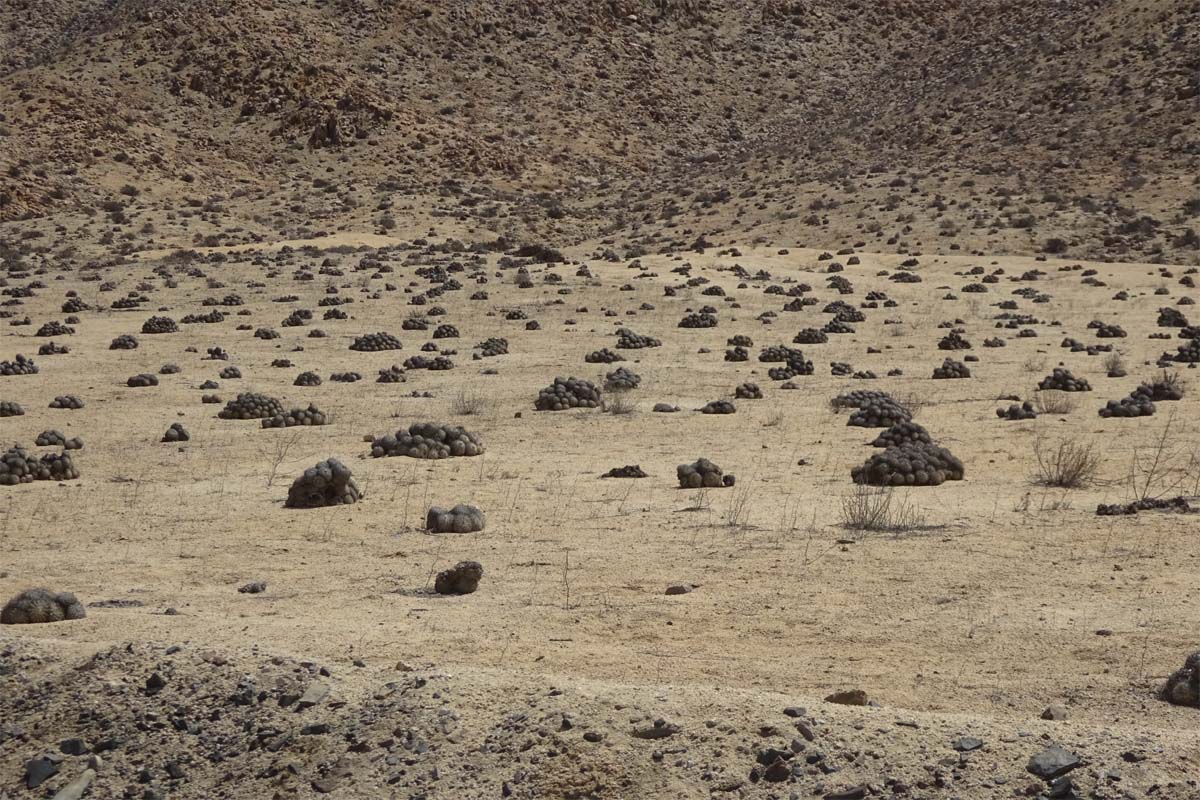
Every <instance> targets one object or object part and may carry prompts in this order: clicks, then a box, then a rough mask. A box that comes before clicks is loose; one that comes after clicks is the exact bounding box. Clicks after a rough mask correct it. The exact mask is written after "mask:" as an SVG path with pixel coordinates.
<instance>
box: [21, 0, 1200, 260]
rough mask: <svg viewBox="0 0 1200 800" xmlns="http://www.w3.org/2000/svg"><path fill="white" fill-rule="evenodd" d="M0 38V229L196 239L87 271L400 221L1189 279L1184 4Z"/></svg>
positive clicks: (550, 15) (369, 20)
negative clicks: (177, 250)
mask: <svg viewBox="0 0 1200 800" xmlns="http://www.w3.org/2000/svg"><path fill="white" fill-rule="evenodd" d="M0 13H2V14H3V16H2V17H0V23H2V28H3V36H4V39H3V40H0V52H2V53H4V54H5V56H4V61H3V66H2V69H3V78H4V79H3V82H2V84H0V108H2V109H4V111H3V115H4V117H3V122H2V123H0V125H2V126H3V127H2V131H0V132H2V134H3V138H2V140H0V141H3V143H4V147H3V148H0V158H2V159H3V162H4V163H3V167H4V174H5V176H6V180H5V183H4V184H3V187H2V189H0V191H2V194H0V217H2V218H6V219H9V220H17V219H22V218H29V217H43V216H44V215H48V214H59V215H69V214H81V213H82V214H89V213H95V212H96V211H97V210H98V209H105V208H106V204H107V205H108V206H112V205H114V204H115V205H119V206H121V207H122V208H123V209H124V210H125V214H126V217H128V219H129V220H130V221H137V220H139V219H140V216H141V212H142V210H143V209H152V210H163V209H174V208H177V207H178V206H180V205H184V204H187V203H194V204H195V205H197V206H199V207H203V206H204V205H205V204H210V205H216V206H219V207H220V209H221V211H220V219H214V220H211V221H210V222H211V224H207V225H203V226H200V229H199V230H198V229H197V226H196V225H195V224H193V225H192V226H191V228H190V229H188V230H182V229H179V228H178V226H171V225H165V226H164V225H161V224H160V225H158V234H157V236H154V237H149V236H142V235H136V234H135V235H132V236H121V235H120V231H118V236H117V242H116V243H115V244H114V248H115V249H117V250H118V251H126V252H128V251H131V250H137V249H145V248H154V247H178V246H190V245H194V244H216V243H228V242H232V241H252V240H253V239H254V238H255V237H268V238H279V237H280V236H281V235H282V236H287V237H289V238H291V237H296V236H308V235H312V234H313V233H315V232H319V231H322V230H331V229H335V228H349V229H355V230H372V231H377V232H386V231H387V230H390V229H391V228H392V227H393V226H394V225H395V221H394V217H395V216H396V215H395V213H394V209H395V208H396V207H397V205H398V204H400V203H404V202H407V203H410V204H411V205H412V206H413V207H414V208H418V209H420V210H422V211H423V212H426V213H429V214H432V215H435V216H439V217H443V218H445V219H446V220H447V222H449V223H450V224H458V225H460V227H461V229H462V232H463V233H464V234H465V235H467V236H468V238H473V239H484V238H487V237H488V236H489V235H491V236H492V237H493V238H494V236H495V235H497V234H503V235H506V236H509V237H510V238H517V239H526V238H543V239H546V240H548V241H549V242H550V243H551V244H554V245H559V246H561V245H564V244H569V243H573V242H578V241H580V240H584V239H590V238H594V237H598V236H600V237H608V238H610V239H611V240H612V242H613V243H616V244H622V245H630V244H633V245H635V246H636V247H639V248H642V247H645V248H651V249H661V248H662V247H664V246H676V247H678V246H690V245H692V244H694V243H695V242H696V241H697V240H699V239H700V238H701V237H702V236H703V237H705V240H706V241H712V242H714V243H725V244H728V243H731V242H733V241H735V240H737V239H738V237H739V236H746V235H753V236H761V237H768V238H770V239H771V240H772V241H776V242H779V241H781V240H790V241H792V242H795V243H799V244H804V243H811V244H813V245H814V246H816V245H821V244H828V245H833V244H837V243H839V242H842V241H852V240H856V239H866V240H868V241H869V240H873V239H878V240H880V241H879V242H878V244H879V245H880V246H885V242H886V246H897V247H899V248H901V249H903V248H904V247H910V248H913V249H920V248H924V249H938V250H948V249H951V248H962V249H968V250H969V249H975V248H986V249H989V250H993V251H994V250H1003V251H1010V252H1018V253H1032V252H1039V251H1041V250H1043V249H1046V244H1047V241H1048V240H1050V239H1061V240H1062V242H1061V243H1056V244H1053V245H1051V246H1050V248H1049V249H1050V251H1051V252H1059V251H1061V252H1068V253H1071V254H1073V255H1088V256H1093V257H1114V258H1116V257H1135V256H1136V257H1139V258H1143V259H1146V260H1155V259H1157V258H1166V257H1168V256H1169V257H1170V259H1173V260H1185V261H1187V260H1195V259H1196V258H1198V257H1200V250H1198V249H1197V248H1200V242H1198V241H1197V239H1196V237H1195V235H1193V234H1190V233H1189V232H1188V231H1189V229H1194V228H1195V227H1196V225H1197V222H1196V221H1195V220H1196V215H1197V214H1198V213H1200V211H1198V209H1197V207H1196V206H1197V203H1196V200H1197V199H1200V185H1198V184H1197V175H1200V169H1198V168H1197V167H1198V164H1200V133H1198V132H1197V131H1200V94H1198V92H1200V85H1198V82H1200V24H1189V23H1196V22H1197V20H1200V3H1197V2H1196V0H1166V1H1165V2H1157V3H1153V4H1148V5H1147V4H1142V3H1137V2H1133V1H1132V0H1125V1H1122V2H1104V3H1100V2H1069V3H1059V2H1053V3H1051V2H1032V1H1027V2H1017V3H1014V2H1007V1H1006V2H971V3H959V2H941V3H933V2H924V1H923V0H922V2H916V1H915V0H910V1H907V2H900V1H899V0H897V1H896V2H871V3H866V2H856V3H843V2H841V0H837V1H836V2H835V1H834V0H808V2H785V1H784V0H776V1H775V2H745V1H744V2H731V3H715V2H702V1H701V0H695V2H671V1H670V0H658V2H654V3H650V2H638V1H637V0H626V2H615V1H613V2H599V1H597V0H574V1H573V2H533V1H532V0H525V1H524V2H517V1H516V0H504V1H503V2H493V3H483V4H481V3H474V2H444V3H418V2H350V1H349V0H341V1H340V2H312V3H282V2H279V3H273V2H270V1H269V0H203V2H190V1H189V2H179V1H178V0H171V1H170V2H158V1H157V0H156V1H155V2H146V1H144V0H143V1H142V2H137V1H135V0H115V1H114V2H105V3H97V2H78V1H76V2H69V1H67V0H60V2H55V3H43V2H32V1H31V0H22V1H21V2H15V3H10V4H7V5H6V6H5V9H4V10H3V12H0ZM123 188H125V190H126V194H124V195H122V194H121V193H120V192H121V190H122V189H123ZM126 224H128V223H126ZM121 239H124V241H123V242H122V241H121ZM147 239H153V241H146V240H147Z"/></svg>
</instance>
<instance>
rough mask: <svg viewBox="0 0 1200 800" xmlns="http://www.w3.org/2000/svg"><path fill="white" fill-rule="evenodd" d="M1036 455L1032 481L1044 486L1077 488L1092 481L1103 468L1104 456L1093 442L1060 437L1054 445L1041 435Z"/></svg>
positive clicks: (1034, 449)
mask: <svg viewBox="0 0 1200 800" xmlns="http://www.w3.org/2000/svg"><path fill="white" fill-rule="evenodd" d="M1033 455H1034V458H1036V459H1037V472H1036V473H1035V474H1034V476H1033V482H1034V483H1039V484H1041V485H1043V486H1057V487H1059V488H1062V489H1077V488H1079V487H1081V486H1086V485H1087V484H1089V483H1092V482H1093V481H1094V480H1095V479H1096V473H1097V472H1098V471H1099V469H1100V462H1101V456H1100V453H1098V452H1097V451H1096V447H1095V445H1093V444H1092V443H1091V442H1076V441H1074V440H1072V439H1060V440H1059V441H1058V443H1057V444H1054V445H1051V444H1047V443H1046V441H1045V440H1043V439H1041V438H1039V439H1037V440H1036V441H1034V443H1033Z"/></svg>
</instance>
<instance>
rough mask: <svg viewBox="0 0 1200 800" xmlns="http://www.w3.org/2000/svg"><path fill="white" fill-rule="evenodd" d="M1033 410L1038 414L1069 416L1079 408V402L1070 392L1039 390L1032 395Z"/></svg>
mask: <svg viewBox="0 0 1200 800" xmlns="http://www.w3.org/2000/svg"><path fill="white" fill-rule="evenodd" d="M1033 408H1034V410H1035V411H1037V412H1038V413H1039V414H1070V413H1071V412H1072V411H1074V410H1075V409H1077V408H1079V401H1078V400H1076V399H1075V398H1074V397H1072V396H1071V393H1070V392H1062V391H1059V390H1058V389H1039V390H1038V391H1036V392H1034V393H1033Z"/></svg>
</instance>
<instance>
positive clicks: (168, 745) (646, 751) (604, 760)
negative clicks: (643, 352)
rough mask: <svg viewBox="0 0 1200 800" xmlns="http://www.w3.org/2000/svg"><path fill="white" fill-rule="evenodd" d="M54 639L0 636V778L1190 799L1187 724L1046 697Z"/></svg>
mask: <svg viewBox="0 0 1200 800" xmlns="http://www.w3.org/2000/svg"><path fill="white" fill-rule="evenodd" d="M59 648H60V646H59V645H52V644H50V643H43V642H36V641H31V640H10V641H8V642H7V643H5V644H4V645H3V646H2V648H0V719H2V720H3V723H2V724H0V774H3V776H4V783H3V787H2V788H0V796H2V797H14V798H16V797H59V798H71V797H81V796H87V797H123V798H147V800H149V799H150V798H166V797H171V798H190V797H195V798H249V797H253V798H266V797H273V798H280V797H311V796H316V795H326V794H328V795H330V796H333V797H372V798H378V797H392V798H490V797H514V798H645V797H704V796H716V797H762V798H799V797H823V798H828V799H829V800H834V799H835V798H866V797H887V796H900V797H914V798H919V797H961V798H985V797H1013V796H1016V797H1020V796H1025V797H1090V798H1135V797H1163V798H1193V797H1200V785H1198V783H1197V776H1198V775H1200V772H1198V770H1200V747H1198V745H1197V742H1196V741H1195V738H1194V736H1190V735H1188V734H1187V733H1186V732H1183V733H1174V732H1162V731H1149V730H1142V729H1139V728H1138V727H1137V725H1136V723H1135V722H1133V723H1132V724H1116V723H1114V724H1113V725H1110V726H1104V727H1097V726H1094V725H1080V724H1076V723H1074V722H1072V720H1071V719H1070V718H1069V715H1068V714H1067V712H1066V711H1064V710H1063V709H1061V708H1048V709H1047V710H1046V712H1045V713H1044V714H1043V715H1042V719H1002V718H984V717H975V716H967V715H935V714H925V713H914V712H910V711H906V710H904V709H893V708H886V707H880V706H877V705H875V704H874V703H873V702H872V701H871V700H870V699H869V698H868V697H867V695H866V693H865V692H863V691H862V690H855V689H849V690H847V691H844V692H840V693H837V694H835V695H831V696H830V697H829V698H827V699H826V701H814V700H812V699H806V698H800V697H792V696H789V695H787V694H786V693H769V692H765V693H753V692H747V691H730V690H715V689H712V688H709V687H700V686H658V687H650V688H647V687H636V686H623V685H614V684H605V683H594V682H578V681H575V680H566V679H564V680H563V681H561V682H556V681H554V680H553V679H550V678H545V677H533V678H521V677H517V676H514V675H511V674H506V673H501V672H496V673H486V672H482V671H471V672H463V673H456V672H450V671H446V670H444V669H441V668H439V667H438V666H437V665H436V664H428V663H422V664H411V665H410V664H405V663H398V664H395V665H389V668H382V667H375V666H368V665H367V664H366V663H364V662H362V661H356V662H354V663H353V664H351V663H346V664H345V665H337V666H333V665H323V664H319V663H314V662H311V661H305V660H297V659H295V658H292V657H287V656H280V655H269V654H266V653H261V652H257V651H256V650H255V649H254V648H251V649H249V650H247V651H244V652H215V651H210V650H205V649H203V648H201V647H195V646H192V645H190V644H187V643H182V644H150V643H129V644H122V645H116V646H113V647H110V648H107V649H103V650H100V651H99V652H95V653H93V654H90V655H89V654H88V653H86V652H75V651H72V652H65V651H62V650H61V649H59ZM830 701H833V702H830ZM80 790H83V791H82V792H80Z"/></svg>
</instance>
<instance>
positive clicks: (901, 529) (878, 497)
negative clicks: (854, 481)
mask: <svg viewBox="0 0 1200 800" xmlns="http://www.w3.org/2000/svg"><path fill="white" fill-rule="evenodd" d="M839 522H840V524H841V526H842V527H843V528H847V529H849V530H852V531H862V532H881V533H908V532H910V531H914V530H917V529H920V528H924V527H926V523H925V516H924V514H922V513H921V512H920V511H919V510H918V509H917V508H915V507H913V505H912V504H911V503H910V502H909V501H908V500H907V499H906V498H903V497H899V496H897V494H896V491H895V490H894V489H892V488H891V487H882V488H879V487H874V486H856V487H854V491H853V492H851V493H850V494H849V495H847V496H845V497H843V498H842V508H841V517H840V520H839Z"/></svg>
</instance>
